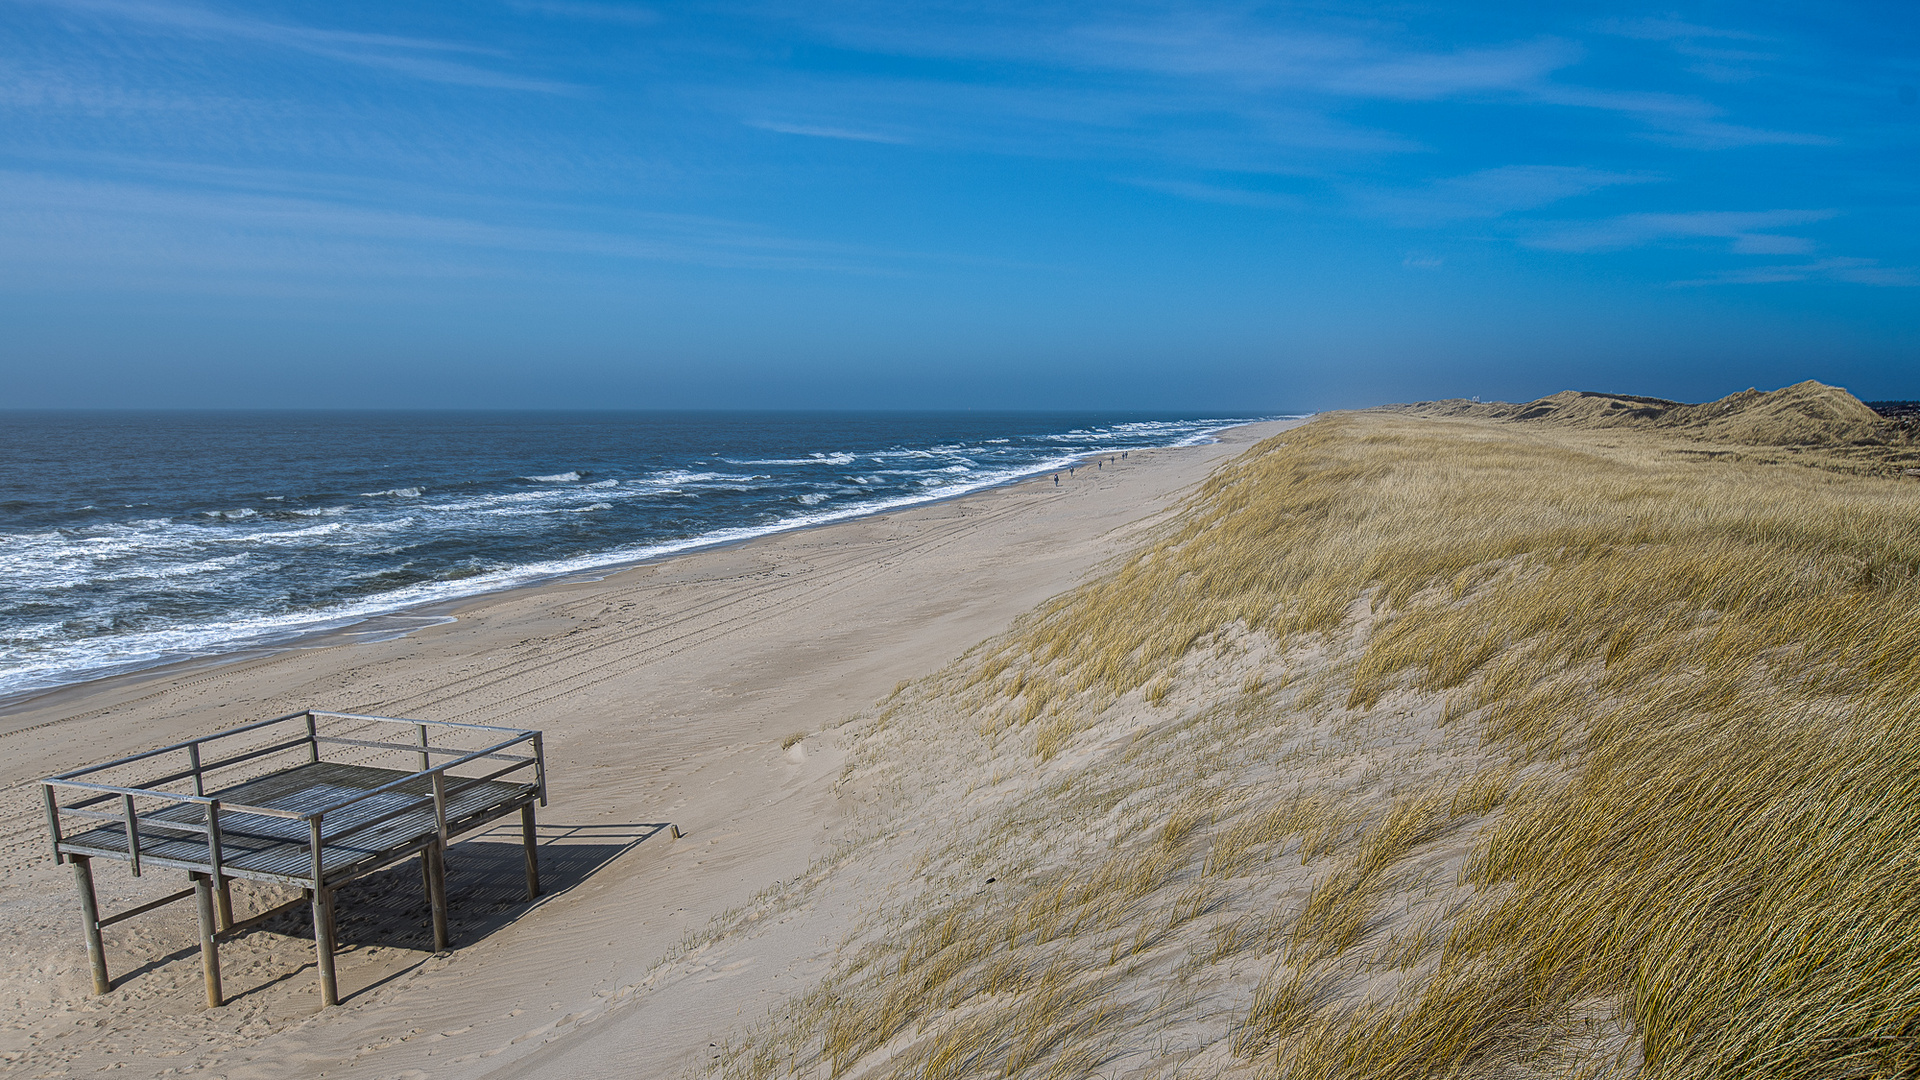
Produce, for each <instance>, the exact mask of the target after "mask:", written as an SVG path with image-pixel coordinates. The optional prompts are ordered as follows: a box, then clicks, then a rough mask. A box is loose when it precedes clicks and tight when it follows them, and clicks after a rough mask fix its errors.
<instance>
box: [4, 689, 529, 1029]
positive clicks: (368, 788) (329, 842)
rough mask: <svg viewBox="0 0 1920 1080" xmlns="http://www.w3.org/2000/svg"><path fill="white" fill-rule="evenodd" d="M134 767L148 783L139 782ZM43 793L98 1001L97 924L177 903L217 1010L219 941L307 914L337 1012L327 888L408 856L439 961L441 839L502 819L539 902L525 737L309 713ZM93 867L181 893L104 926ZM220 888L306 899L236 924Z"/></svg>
mask: <svg viewBox="0 0 1920 1080" xmlns="http://www.w3.org/2000/svg"><path fill="white" fill-rule="evenodd" d="M402 738H405V739H407V741H405V742H402V741H399V740H400V739H402ZM136 768H137V769H144V770H155V769H158V770H161V773H162V774H161V775H157V776H148V777H146V778H144V779H138V778H136V776H135V770H136ZM41 787H42V791H43V793H44V795H45V797H46V807H47V829H48V831H49V833H50V834H51V836H52V839H53V855H54V860H55V861H56V862H68V863H71V864H72V865H73V879H74V883H75V885H76V886H77V887H78V888H79V891H80V909H81V915H82V921H83V924H84V927H85V930H86V937H87V959H88V961H89V962H90V963H91V965H92V968H93V989H94V993H96V994H104V993H106V992H107V991H108V990H110V989H112V983H111V981H110V980H109V979H108V977H107V963H106V953H105V949H104V947H103V945H102V943H101V939H100V931H101V929H102V928H103V927H106V926H111V925H112V924H114V923H117V922H120V921H122V920H125V919H130V918H132V917H134V916H135V915H141V914H144V913H146V912H148V911H152V910H154V909H155V908H159V907H162V906H165V905H167V904H171V903H173V902H174V901H176V900H184V899H186V898H188V897H190V896H191V897H194V898H195V899H196V900H197V901H198V905H199V909H200V958H201V963H202V966H203V968H204V970H205V975H206V984H207V1004H208V1005H210V1006H218V1005H220V1004H221V1003H222V1002H223V1001H224V998H223V997H222V995H221V991H220V958H219V948H218V942H219V940H220V939H222V938H228V937H231V936H233V935H235V934H238V933H241V932H244V931H246V930H249V929H252V928H253V927H255V926H258V925H260V924H261V923H263V922H265V921H266V920H268V919H270V918H272V917H274V916H276V915H279V914H281V913H283V912H287V911H291V910H293V909H295V908H298V907H301V906H304V905H309V904H310V905H311V906H312V909H313V940H314V948H315V951H316V952H317V953H318V956H319V969H320V998H321V1002H322V1004H323V1006H325V1005H334V1004H338V1003H339V1000H340V994H339V987H338V983H337V981H336V980H335V977H334V963H333V954H334V926H333V894H334V890H336V889H338V888H339V887H340V886H341V885H344V884H346V883H347V882H348V881H351V880H353V879H354V878H358V877H361V876H364V875H366V874H370V873H372V872H373V871H375V870H378V869H380V868H381V867H384V866H389V865H391V864H393V863H395V862H398V861H400V860H401V859H405V858H407V857H409V856H412V855H416V854H417V855H419V856H420V857H421V871H422V878H423V881H424V884H425V888H426V892H427V896H428V901H429V906H430V907H431V908H432V912H433V941H434V948H435V949H436V950H439V951H445V950H446V949H447V948H449V947H450V942H449V941H448V937H447V901H446V859H445V856H446V849H447V845H448V844H449V843H451V842H452V840H453V838H454V837H456V836H459V835H460V834H462V833H465V832H469V831H472V830H473V829H477V828H479V827H481V826H483V825H486V824H488V823H489V822H493V821H496V820H498V819H500V818H502V817H505V816H506V815H508V814H511V813H513V812H514V811H515V810H518V811H519V812H520V828H521V839H522V842H523V844H524V845H525V849H526V874H527V898H528V899H529V900H531V899H533V898H534V897H535V896H538V895H539V892H540V868H539V861H538V857H537V853H536V852H535V850H534V810H533V806H534V803H535V802H536V801H538V802H539V803H540V805H542V806H544V805H546V801H547V773H546V760H545V755H544V752H543V750H542V747H541V741H540V732H538V731H530V730H522V729H519V728H505V727H489V726H486V725H481V724H453V723H446V722H442V721H434V720H400V719H395V718H393V717H387V716H360V715H356V714H353V713H333V712H319V711H314V710H309V711H307V712H299V713H292V714H290V715H287V716H282V717H277V718H275V719H272V720H262V721H259V722H258V723H253V724H246V725H243V726H241V727H236V728H230V729H228V730H226V731H220V732H216V733H214V734H212V735H207V736H204V737H202V738H198V739H192V740H189V741H187V742H182V743H175V744H174V745H172V746H163V747H161V748H160V749H158V750H149V751H147V752H146V753H143V754H134V755H132V756H129V757H123V758H119V759H117V760H114V761H109V762H105V763H103V764H100V765H91V766H88V767H87V768H84V769H76V770H74V771H72V772H67V773H61V774H60V775H58V776H52V777H48V778H47V779H45V780H43V781H41ZM63 799H65V800H68V801H64V802H63V801H62V800H63ZM94 859H114V860H118V861H120V862H125V863H128V864H129V867H130V869H131V870H132V872H133V874H134V876H136V877H138V876H139V875H140V874H141V872H142V870H143V869H146V868H149V867H154V866H165V867H169V868H173V869H178V870H185V871H186V872H187V877H188V878H189V879H190V880H191V882H192V887H191V888H188V889H184V890H182V891H180V892H176V893H172V894H170V895H167V896H164V897H161V898H160V899H158V900H154V901H152V902H150V903H146V904H141V905H139V906H138V907H134V908H130V909H128V910H126V911H122V912H119V913H117V914H114V915H108V916H104V917H103V916H102V915H101V914H100V909H99V904H98V903H97V902H96V900H95V897H94V889H93V870H92V861H93V860H94ZM234 878H246V879H248V880H251V881H260V882H272V883H278V884H283V885H291V886H295V887H298V888H300V889H302V890H304V894H303V895H302V896H301V897H299V898H298V899H294V900H291V901H289V902H288V903H285V904H282V905H280V906H279V907H275V908H272V909H271V910H268V911H264V912H261V913H260V914H258V915H254V916H252V917H251V918H248V919H246V920H244V921H242V922H238V923H236V922H235V921H234V917H233V901H232V896H231V893H230V891H229V888H228V883H229V882H230V881H231V880H232V879H234Z"/></svg>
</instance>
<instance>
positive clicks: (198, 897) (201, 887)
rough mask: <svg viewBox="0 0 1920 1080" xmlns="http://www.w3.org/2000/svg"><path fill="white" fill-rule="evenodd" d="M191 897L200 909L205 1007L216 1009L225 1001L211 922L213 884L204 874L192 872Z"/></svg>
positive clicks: (215, 930) (218, 955) (217, 931)
mask: <svg viewBox="0 0 1920 1080" xmlns="http://www.w3.org/2000/svg"><path fill="white" fill-rule="evenodd" d="M189 876H191V877H192V878H193V898H194V901H195V906H196V907H198V908H199V909H200V974H201V975H202V976H203V977H204V978H205V980H206V984H207V1008H209V1009H217V1008H219V1007H220V1006H222V1005H225V1004H226V1003H227V1001H226V998H224V997H222V996H221V995H220V946H219V944H218V943H217V942H215V941H214V937H213V936H214V935H215V934H217V933H219V930H218V928H216V927H215V926H214V924H213V885H212V883H211V882H210V881H209V880H208V875H206V874H192V875H189Z"/></svg>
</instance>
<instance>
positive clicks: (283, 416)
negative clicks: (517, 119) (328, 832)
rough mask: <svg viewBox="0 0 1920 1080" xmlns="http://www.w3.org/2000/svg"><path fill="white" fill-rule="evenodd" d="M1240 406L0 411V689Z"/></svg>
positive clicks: (1169, 433) (742, 535)
mask: <svg viewBox="0 0 1920 1080" xmlns="http://www.w3.org/2000/svg"><path fill="white" fill-rule="evenodd" d="M1248 419H1257V418H1231V417H1193V416H1188V417H1144V416H1117V415H1107V416H1094V415H1086V414H1059V415H1046V414H1038V413H1012V414H989V413H965V414H929V413H920V414H877V413H873V414H846V413H835V414H802V413H714V412H705V413H692V412H688V413H659V412H654V413H643V412H605V413H581V412H570V413H534V412H522V413H509V412H469V413H459V412H419V413H402V412H363V413H347V412H326V413H322V412H254V413H240V412H205V413H187V412H165V413H162V412H150V413H128V412H118V413H106V412H100V413H76V412H46V413H35V412H0V699H4V698H5V697H6V696H9V695H18V694H20V693H22V692H27V691H32V690H37V689H42V688H46V687H51V686H58V685H62V684H65V683H70V682H75V681H78V680H81V679H86V678H92V677H96V676H99V675H103V674H109V673H113V672H117V671H125V670H130V669H133V668H138V667H142V666H148V665H153V664H159V663H166V662H169V661H172V660H178V659H185V658H190V657H194V656H204V655H209V654H214V653H221V652H229V651H234V650H240V649H247V648H257V647H263V646H271V645H275V644H280V643H285V642H288V641H291V640H293V639H295V638H297V637H300V636H302V635H306V634H312V633H315V632H319V631H325V630H333V629H339V628H342V627H349V626H355V625H363V624H364V620H367V619H369V618H370V617H374V616H379V615H381V614H382V613H388V612H394V611H398V610H402V609H407V608H418V607H420V606H421V605H426V604H431V603H434V602H437V601H445V600H449V599H453V598H457V597H460V596H465V595H472V594H476V593H480V592H486V591H490V590H494V589H501V588H506V587H510V586H514V585H519V584H524V583H527V582H532V581H538V580H542V579H548V578H553V577H556V576H561V575H567V574H577V573H581V572H587V571H592V570H596V569H602V568H610V567H615V566H620V565H624V564H631V563H634V562H638V561H642V560H645V559H648V558H654V557H658V556H661V555H666V554H671V553H673V552H677V551H684V550H688V549H691V548H695V547H700V546H705V545H711V544H716V543H725V542H728V541H733V540H741V539H747V538H750V537H754V536H759V535H763V534H766V533H770V532H776V531H779V530H783V529H792V528H800V527H804V526H807V525H812V524H819V523H823V522H828V521H835V520H840V519H844V518H849V517H855V516H859V515H863V514H872V513H877V512H880V511H883V510H887V509H892V508H897V507H903V506H910V505H913V504H915V503H921V502H926V501H930V500H933V499H939V498H945V497H949V496H953V495H958V494H963V493H965V492H968V491H974V490H978V489H980V488H985V487H989V486H992V485H995V484H1000V483H1005V482H1007V481H1010V480H1014V479H1018V478H1020V477H1023V476H1030V475H1035V474H1039V473H1046V472H1052V471H1063V470H1064V469H1065V468H1066V467H1067V465H1068V463H1069V462H1071V461H1073V460H1075V459H1079V458H1083V457H1087V456H1089V455H1102V456H1104V455H1117V454H1120V453H1122V452H1124V451H1128V450H1133V449H1140V448H1146V447H1158V446H1174V445H1182V444H1190V443H1195V442H1199V441H1203V440H1205V439H1206V438H1207V437H1208V436H1209V435H1210V434H1211V433H1213V432H1216V431H1218V430H1220V429H1221V428H1224V427H1227V426H1231V425H1232V424H1235V423H1243V422H1246V420H1248Z"/></svg>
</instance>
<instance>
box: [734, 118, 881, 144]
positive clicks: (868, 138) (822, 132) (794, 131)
mask: <svg viewBox="0 0 1920 1080" xmlns="http://www.w3.org/2000/svg"><path fill="white" fill-rule="evenodd" d="M747 126H748V127H751V128H759V129H760V130H761V131H772V132H778V133H779V134H781V135H803V136H806V137H807V138H810V139H841V140H845V141H848V142H870V143H892V144H894V145H902V144H904V143H906V142H907V141H908V140H906V139H904V138H901V137H900V136H898V135H886V134H882V133H880V132H877V131H858V130H855V129H853V128H844V127H833V126H829V125H824V124H789V123H784V122H782V121H778V120H749V121H747Z"/></svg>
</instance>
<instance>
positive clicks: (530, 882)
mask: <svg viewBox="0 0 1920 1080" xmlns="http://www.w3.org/2000/svg"><path fill="white" fill-rule="evenodd" d="M534 841H535V835H534V831H533V804H532V803H528V804H527V805H525V806H523V807H521V808H520V843H521V846H522V847H524V848H525V849H526V855H527V899H529V900H532V899H533V898H534V897H536V896H539V895H540V853H539V851H538V850H537V849H536V848H535V847H534Z"/></svg>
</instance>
